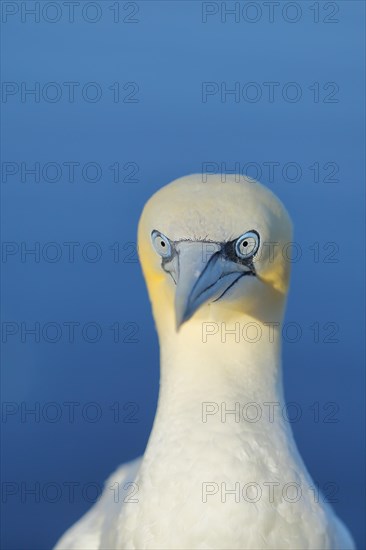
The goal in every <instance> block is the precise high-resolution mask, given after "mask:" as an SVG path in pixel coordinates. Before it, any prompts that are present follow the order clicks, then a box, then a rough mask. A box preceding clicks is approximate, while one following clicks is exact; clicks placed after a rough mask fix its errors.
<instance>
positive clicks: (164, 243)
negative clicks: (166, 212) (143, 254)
mask: <svg viewBox="0 0 366 550" xmlns="http://www.w3.org/2000/svg"><path fill="white" fill-rule="evenodd" d="M151 240H152V243H153V245H154V248H155V250H156V252H157V253H158V254H159V255H160V256H161V257H162V258H169V256H171V254H172V245H171V243H170V241H169V239H168V237H166V236H165V235H163V233H160V231H156V230H154V231H153V232H152V233H151Z"/></svg>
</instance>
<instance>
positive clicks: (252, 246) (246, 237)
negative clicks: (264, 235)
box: [235, 231, 259, 260]
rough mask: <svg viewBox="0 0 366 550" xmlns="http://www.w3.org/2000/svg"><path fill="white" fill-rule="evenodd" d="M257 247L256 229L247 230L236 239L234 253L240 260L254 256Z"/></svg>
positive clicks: (257, 236)
mask: <svg viewBox="0 0 366 550" xmlns="http://www.w3.org/2000/svg"><path fill="white" fill-rule="evenodd" d="M258 248H259V235H258V233H257V232H256V231H247V232H246V233H244V234H243V235H241V237H239V238H238V239H237V240H236V243H235V254H236V255H237V257H238V258H240V259H241V260H247V259H249V258H251V257H252V256H254V254H255V253H256V252H257V251H258Z"/></svg>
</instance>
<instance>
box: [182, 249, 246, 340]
mask: <svg viewBox="0 0 366 550" xmlns="http://www.w3.org/2000/svg"><path fill="white" fill-rule="evenodd" d="M176 262H177V265H176V267H175V270H174V271H175V274H176V278H177V281H176V282H177V289H176V295H175V316H176V326H177V330H178V329H179V328H180V326H181V325H182V324H183V323H185V322H186V321H188V319H190V318H191V317H192V315H193V314H194V313H195V311H197V309H198V308H199V307H200V306H201V305H203V304H205V303H207V302H214V301H217V300H219V299H220V298H221V297H222V296H223V295H224V294H225V292H226V291H227V290H228V289H229V288H230V287H232V286H233V285H234V283H236V281H237V280H238V279H240V278H241V277H242V276H243V275H245V274H249V273H251V272H250V271H247V270H243V266H242V265H240V264H237V263H236V262H234V261H231V260H228V259H226V258H224V257H223V255H222V251H221V246H220V245H219V244H216V243H208V242H206V243H204V242H187V241H181V242H180V243H179V244H178V245H177V258H176ZM244 269H245V268H244Z"/></svg>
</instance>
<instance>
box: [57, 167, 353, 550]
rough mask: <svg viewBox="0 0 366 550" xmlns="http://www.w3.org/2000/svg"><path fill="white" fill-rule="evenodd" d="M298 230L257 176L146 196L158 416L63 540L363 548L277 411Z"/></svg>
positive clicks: (115, 544) (277, 549)
mask: <svg viewBox="0 0 366 550" xmlns="http://www.w3.org/2000/svg"><path fill="white" fill-rule="evenodd" d="M291 237H292V226H291V221H290V219H289V216H288V214H287V212H286V210H285V209H284V207H283V205H282V204H281V203H280V201H279V200H278V199H277V198H276V197H275V196H274V195H273V194H272V193H271V192H270V191H269V190H267V189H266V188H265V187H263V186H261V185H260V184H258V183H256V182H253V181H252V180H248V179H246V178H238V176H227V181H226V183H222V182H221V180H220V176H207V182H205V183H203V182H202V178H201V176H198V175H195V176H188V177H185V178H181V179H179V180H176V181H175V182H173V183H172V184H170V185H168V186H166V187H164V188H163V189H161V190H160V191H159V192H158V193H156V194H155V195H154V196H153V197H152V198H151V199H150V200H149V201H148V203H147V205H146V206H145V209H144V212H143V214H142V216H141V220H140V224H139V237H138V241H139V254H140V259H141V263H142V267H143V271H144V275H145V279H146V282H147V286H148V291H149V295H150V299H151V302H152V308H153V313H154V318H155V321H156V326H157V330H158V334H159V342H160V350H161V389H160V395H159V404H158V410H157V414H156V418H155V422H154V427H153V430H152V433H151V436H150V439H149V443H148V446H147V449H146V452H145V454H144V456H143V457H142V459H139V460H136V461H134V462H132V463H129V464H127V465H124V466H122V467H121V468H119V469H118V470H117V471H116V472H115V473H114V474H113V475H112V476H111V478H110V479H109V480H108V481H107V482H106V487H105V491H104V493H103V495H102V497H101V498H100V500H99V501H98V502H97V504H96V505H95V506H94V507H93V508H92V509H91V510H90V511H89V512H88V513H87V514H86V515H85V516H84V517H83V518H82V519H81V520H80V521H79V522H78V523H76V524H75V525H74V526H73V527H72V528H71V529H69V531H67V533H66V534H65V535H64V536H63V537H62V538H61V540H60V541H59V543H58V544H57V546H56V548H57V550H66V549H74V550H76V549H80V550H94V549H95V550H96V549H131V550H132V549H135V550H137V549H138V550H141V549H155V550H165V549H182V550H183V549H184V550H189V549H220V550H228V549H231V550H233V549H251V550H254V549H273V550H283V549H292V550H293V549H312V550H352V549H353V548H354V544H353V541H352V539H351V536H350V535H349V533H348V531H347V530H346V528H345V527H344V526H343V524H342V523H341V521H340V520H339V519H338V518H337V517H336V516H335V514H334V512H333V511H332V509H331V508H330V507H329V505H328V504H326V503H325V502H324V500H323V499H322V497H321V495H320V496H319V497H318V494H317V491H316V489H315V485H314V483H313V481H312V480H311V478H310V476H309V474H308V473H307V471H306V468H305V466H304V464H303V462H302V460H301V457H300V456H299V453H298V450H297V448H296V445H295V442H294V439H293V436H292V433H291V429H290V425H289V423H288V422H286V421H285V419H284V417H283V415H282V414H281V413H280V411H281V410H282V407H283V406H284V404H285V402H284V397H283V391H282V380H281V342H280V338H281V323H282V318H283V311H284V306H285V301H286V294H287V290H288V282H289V271H290V269H289V268H290V266H289V262H288V261H287V260H286V255H284V254H283V253H282V251H283V247H284V246H285V245H286V243H288V242H290V241H291ZM250 330H252V331H256V333H254V332H251V333H250V332H248V331H250ZM230 331H231V332H230ZM255 334H257V336H255ZM259 413H261V415H260V417H258V415H259ZM256 416H257V420H256V421H253V418H254V419H255V417H256ZM116 487H117V488H118V489H119V493H118V495H117V493H116ZM136 500H137V502H136Z"/></svg>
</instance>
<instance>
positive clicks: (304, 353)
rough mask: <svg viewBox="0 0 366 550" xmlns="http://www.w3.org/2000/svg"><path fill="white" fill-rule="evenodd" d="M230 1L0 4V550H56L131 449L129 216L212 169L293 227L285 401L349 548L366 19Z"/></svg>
mask: <svg viewBox="0 0 366 550" xmlns="http://www.w3.org/2000/svg"><path fill="white" fill-rule="evenodd" d="M55 4H56V6H57V7H55ZM237 4H238V5H239V7H240V9H239V12H237V13H236V14H234V15H233V14H232V15H230V14H228V13H227V14H226V20H225V6H226V8H227V9H230V8H232V7H233V6H234V5H235V3H234V2H226V3H224V4H223V6H224V7H222V5H221V2H206V3H205V2H203V3H202V2H199V1H195V2H193V1H184V2H180V1H174V2H168V1H155V0H153V1H141V2H112V1H111V2H110V1H108V0H106V1H103V2H83V1H80V2H79V4H78V6H76V7H75V11H74V15H73V17H72V16H71V15H72V14H71V13H70V11H69V8H67V6H66V5H65V3H63V2H58V3H54V2H5V1H4V2H2V6H1V8H2V21H3V23H2V31H3V32H2V80H3V88H2V105H1V107H2V119H3V123H2V124H3V138H4V139H3V145H2V183H1V185H2V197H3V212H2V214H3V215H2V240H3V249H2V268H3V273H4V278H3V284H4V286H5V285H6V291H4V292H3V295H2V322H3V325H2V331H3V332H2V341H3V367H2V381H3V384H2V387H3V395H2V399H3V402H4V405H3V421H2V437H3V442H4V444H5V446H6V448H5V449H4V447H3V450H2V467H3V471H2V477H3V482H4V481H5V482H7V483H8V485H6V486H5V497H4V498H5V504H4V505H3V514H4V516H3V529H2V537H3V540H2V545H1V546H2V548H6V549H9V550H19V549H25V548H26V549H27V550H31V549H37V550H40V549H47V548H51V547H52V545H53V544H54V543H55V542H56V540H57V538H58V537H59V536H60V535H61V533H62V532H63V531H64V530H65V529H66V528H67V527H68V526H69V525H71V524H72V523H73V522H74V521H75V520H76V519H77V518H78V517H79V516H80V515H81V514H82V513H83V512H84V511H85V510H86V509H87V508H88V507H89V506H90V505H91V502H90V501H88V500H92V498H93V488H94V489H95V484H102V483H103V481H104V480H105V478H106V477H107V476H108V474H109V473H110V472H111V471H112V470H113V469H114V468H115V467H116V466H117V465H118V464H119V463H121V462H123V461H126V460H129V459H131V458H134V457H135V456H137V455H139V454H141V453H142V452H143V450H144V447H145V445H146V442H147V438H148V435H149V432H150V429H151V425H152V421H153V417H154V412H155V406H156V399H157V392H158V346H157V338H156V333H155V330H154V326H153V321H152V317H151V312H150V306H149V303H148V298H147V294H146V290H145V286H144V282H143V279H142V275H141V271H140V267H139V264H138V263H137V262H136V254H135V244H134V243H135V241H136V228H137V222H138V218H139V215H140V212H141V209H142V207H143V205H144V203H145V202H146V200H147V198H148V197H149V196H150V195H151V194H152V193H153V192H154V191H156V190H157V189H158V188H159V187H161V186H162V185H164V184H166V183H168V182H169V181H170V180H172V179H174V178H176V177H179V176H182V175H184V174H188V173H192V172H201V171H202V167H203V166H204V165H206V163H210V165H209V169H210V170H223V171H228V170H231V169H233V168H234V167H235V169H236V170H238V169H239V170H240V171H243V172H244V173H245V172H246V173H248V174H249V175H250V176H252V177H258V179H260V181H262V183H265V184H267V185H268V186H269V187H270V188H271V189H272V190H273V191H274V192H275V193H276V194H277V195H278V196H279V197H280V198H281V199H282V200H283V202H284V203H285V205H286V207H287V208H288V210H289V212H290V213H291V216H292V218H293V220H294V224H295V240H296V242H297V243H299V245H300V246H301V250H302V256H301V258H300V259H299V261H297V262H294V264H293V278H292V287H291V292H290V298H289V304H288V311H287V315H286V322H295V323H297V326H300V328H301V331H302V332H301V337H299V339H298V341H296V342H293V343H291V342H289V341H288V340H289V338H288V339H287V341H285V342H284V377H285V389H286V396H287V399H288V401H295V402H297V403H300V404H301V406H302V410H303V415H302V417H301V419H300V420H299V422H297V423H294V425H293V428H294V432H295V436H296V439H297V442H298V445H299V448H300V451H301V453H302V455H303V457H304V460H305V462H306V464H307V466H308V468H309V470H310V472H311V474H312V476H313V478H314V479H315V480H316V482H317V483H319V485H320V487H322V488H324V485H325V484H326V483H327V482H334V483H336V484H337V486H338V488H339V491H338V494H337V500H338V501H337V502H336V503H335V504H334V506H335V508H336V510H337V512H338V513H339V515H340V516H341V517H342V518H343V519H344V520H345V522H346V523H347V525H348V526H349V527H350V529H351V530H352V533H353V535H354V537H355V538H356V540H357V544H358V548H360V549H361V548H364V547H365V540H364V533H363V518H364V512H365V510H364V482H365V480H364V468H363V461H364V371H363V358H364V349H363V342H364V311H363V304H364V289H363V276H364V275H363V272H364V255H365V245H364V231H363V228H364V221H363V215H364V206H363V205H364V183H365V178H364V167H363V155H364V148H365V142H364V133H363V118H364V117H363V115H364V92H365V90H364V77H363V72H364V61H365V60H364V53H363V44H364V38H365V31H364V23H365V14H364V11H365V9H364V3H363V2H357V1H356V2H353V1H348V2H344V1H340V2H339V1H338V2H315V3H312V2H295V3H293V2H292V3H290V4H292V7H291V6H289V5H288V4H289V3H288V2H280V4H279V5H278V6H277V7H276V6H272V7H273V9H275V11H274V12H273V17H272V12H269V6H268V3H266V2H256V3H253V2H251V3H248V2H241V3H237ZM249 4H250V5H249ZM271 9H272V8H271ZM29 10H36V11H35V14H33V15H32V14H31V13H30V12H29ZM72 19H73V22H71V20H72ZM52 20H53V22H52ZM92 20H95V22H92ZM71 83H73V84H71ZM204 83H210V84H209V85H208V84H204ZM32 88H33V89H34V90H35V93H33V94H31V93H27V90H28V92H29V90H30V89H32ZM233 89H236V95H235V94H226V95H225V90H226V91H230V90H233ZM71 90H73V93H74V96H72V94H71ZM271 90H272V91H273V94H274V95H273V96H270V95H269V92H270V91H271ZM207 91H209V92H211V93H210V94H209V95H207V93H206V92H207ZM254 99H256V100H255V101H254ZM294 99H296V101H295V100H294ZM49 163H51V164H49ZM271 167H272V169H273V177H272V173H271V172H270V168H271ZM31 168H33V169H35V170H36V175H32V174H31V173H30V172H27V170H28V169H31ZM73 170H74V172H73V174H72V171H73ZM36 180H38V181H36ZM52 180H53V181H52ZM93 180H95V181H93ZM22 243H23V244H22ZM71 243H73V244H71ZM31 248H33V249H35V251H36V253H35V254H33V255H32V254H26V249H31ZM72 250H73V253H74V256H72V253H71V251H72ZM37 255H38V256H39V257H38V256H37ZM93 259H94V260H95V261H93ZM36 323H39V325H38V326H37V325H36ZM70 323H71V324H72V323H78V324H74V325H73V326H74V338H72V337H71V336H70V334H71V328H70V327H71V324H70ZM314 323H318V325H316V326H315V328H314ZM327 323H333V324H332V325H327ZM32 327H36V329H37V330H38V329H39V334H40V336H39V342H37V341H36V339H37V337H36V336H34V335H33V336H32V335H31V334H27V333H26V329H29V328H32ZM37 327H38V328H37ZM310 327H312V328H310ZM333 330H335V332H336V334H335V335H334V334H333V332H332V331H333ZM314 331H318V332H319V340H320V341H319V342H315V341H314ZM290 338H291V336H290ZM93 339H95V340H96V341H95V342H94V343H93V342H91V340H93ZM329 339H336V340H337V341H336V342H329ZM52 340H55V341H54V342H52ZM72 340H73V341H72ZM147 359H148V360H147ZM37 403H38V405H37ZM50 403H51V405H50ZM70 403H74V405H71V404H70ZM131 403H132V405H131ZM316 403H318V404H319V405H316ZM329 403H335V404H336V405H335V407H336V408H335V409H334V410H336V413H335V417H334V418H336V419H337V420H338V421H337V422H329V421H327V417H326V415H327V414H329V413H330V412H332V411H333V409H332V408H331V409H327V408H326V407H328V406H329ZM52 404H53V405H52ZM93 404H94V405H93ZM133 404H135V405H133ZM314 404H315V405H314ZM318 406H319V407H320V420H319V422H316V421H314V407H315V408H316V407H318ZM37 407H39V409H38V410H39V417H37V414H38V412H36V413H35V414H34V415H32V414H26V409H31V408H33V409H34V408H35V409H36V411H37ZM72 407H74V415H75V416H74V421H73V422H72V421H71V420H70V418H71V417H70V414H71V413H70V410H71V408H72ZM311 407H313V408H311ZM137 409H138V410H137ZM118 412H119V416H118V414H117V413H118ZM94 413H95V414H96V415H98V414H100V415H101V417H100V418H96V421H95V422H93V421H92V419H93V418H94ZM131 415H132V416H131ZM52 418H53V419H54V421H52ZM131 418H132V419H133V420H134V419H136V420H138V421H137V422H131V421H127V420H128V419H130V420H131ZM37 483H38V484H39V485H38V489H37V485H36V484H37ZM67 483H74V484H78V485H75V499H74V502H70V500H73V499H70V496H69V493H68V489H67V487H69V485H67ZM22 484H23V485H22ZM88 484H89V485H88ZM32 487H36V489H37V490H39V492H40V495H41V496H40V499H39V500H40V502H37V496H34V495H30V494H27V492H26V491H27V490H28V489H31V488H32ZM60 488H61V495H58V493H59V490H60ZM84 489H85V491H84V493H85V492H86V493H87V497H85V494H83V490H84ZM88 491H89V493H88ZM42 492H43V494H42ZM59 497H60V498H59ZM52 500H54V501H55V502H51V501H52Z"/></svg>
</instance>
